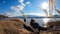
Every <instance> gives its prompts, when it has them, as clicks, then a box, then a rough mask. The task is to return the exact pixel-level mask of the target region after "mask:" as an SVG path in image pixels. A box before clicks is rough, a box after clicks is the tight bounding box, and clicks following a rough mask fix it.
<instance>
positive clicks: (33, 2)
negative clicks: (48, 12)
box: [0, 0, 60, 17]
mask: <svg viewBox="0 0 60 34" xmlns="http://www.w3.org/2000/svg"><path fill="white" fill-rule="evenodd" d="M44 3H48V0H0V14H4V13H6V14H7V15H8V16H12V17H14V16H21V15H22V14H21V11H22V12H24V13H25V14H26V15H36V16H45V13H44V12H43V11H42V9H41V7H42V5H43V4H44ZM59 3H60V0H56V7H57V9H60V4H59ZM44 6H47V4H45V5H43V8H45V9H47V8H48V7H44ZM53 14H57V13H56V12H55V11H53Z"/></svg>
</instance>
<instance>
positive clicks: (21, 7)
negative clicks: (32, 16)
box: [11, 0, 30, 12]
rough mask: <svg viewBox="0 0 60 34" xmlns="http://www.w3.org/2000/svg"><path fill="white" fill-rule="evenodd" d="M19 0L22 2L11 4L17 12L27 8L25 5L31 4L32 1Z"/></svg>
mask: <svg viewBox="0 0 60 34" xmlns="http://www.w3.org/2000/svg"><path fill="white" fill-rule="evenodd" d="M18 2H19V3H20V4H19V5H16V6H11V9H12V10H14V11H17V12H19V11H22V10H23V9H24V8H25V6H27V5H29V4H30V1H28V2H26V3H24V0H18Z"/></svg>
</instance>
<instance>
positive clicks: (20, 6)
mask: <svg viewBox="0 0 60 34" xmlns="http://www.w3.org/2000/svg"><path fill="white" fill-rule="evenodd" d="M11 9H12V10H15V11H22V10H23V9H24V6H22V5H18V6H12V7H11Z"/></svg>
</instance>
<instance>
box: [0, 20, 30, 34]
mask: <svg viewBox="0 0 60 34" xmlns="http://www.w3.org/2000/svg"><path fill="white" fill-rule="evenodd" d="M23 24H24V22H23V21H21V20H19V19H18V20H16V19H9V20H0V34H30V33H31V32H30V31H27V30H25V29H24V28H23V26H22V25H23Z"/></svg>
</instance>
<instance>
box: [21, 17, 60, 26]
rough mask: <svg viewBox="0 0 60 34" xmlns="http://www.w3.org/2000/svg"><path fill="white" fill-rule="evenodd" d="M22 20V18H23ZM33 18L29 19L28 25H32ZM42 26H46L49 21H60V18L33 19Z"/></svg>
mask: <svg viewBox="0 0 60 34" xmlns="http://www.w3.org/2000/svg"><path fill="white" fill-rule="evenodd" d="M21 19H22V18H21ZM31 19H32V18H27V21H26V23H27V24H30V21H31ZM33 19H34V20H35V21H36V22H37V23H38V24H39V25H40V26H44V24H45V23H46V22H48V21H55V20H60V18H33Z"/></svg>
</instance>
